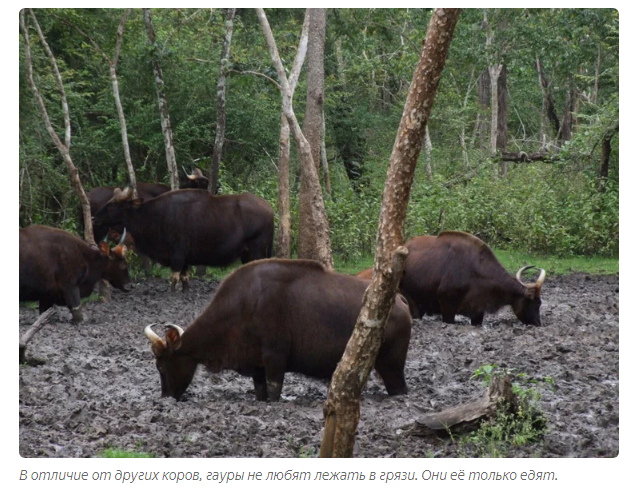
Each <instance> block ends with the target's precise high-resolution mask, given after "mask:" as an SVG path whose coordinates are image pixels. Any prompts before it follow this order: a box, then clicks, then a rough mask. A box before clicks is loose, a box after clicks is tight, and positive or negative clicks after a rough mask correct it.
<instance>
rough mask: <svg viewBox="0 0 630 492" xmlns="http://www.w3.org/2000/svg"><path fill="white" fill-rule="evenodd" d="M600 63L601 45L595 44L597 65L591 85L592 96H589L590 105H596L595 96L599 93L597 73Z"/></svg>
mask: <svg viewBox="0 0 630 492" xmlns="http://www.w3.org/2000/svg"><path fill="white" fill-rule="evenodd" d="M601 63H602V45H601V44H599V43H598V44H597V63H596V64H595V82H594V84H593V95H592V96H591V103H593V104H597V94H598V92H599V71H600V68H601Z"/></svg>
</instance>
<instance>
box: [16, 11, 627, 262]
mask: <svg viewBox="0 0 630 492" xmlns="http://www.w3.org/2000/svg"><path fill="white" fill-rule="evenodd" d="M431 12H432V11H431V9H361V10H358V9H328V12H327V19H326V43H325V50H324V67H325V79H324V116H325V122H326V127H325V128H326V131H325V148H326V156H327V162H328V167H329V170H330V191H327V190H326V186H324V185H323V186H322V188H323V190H324V191H323V193H324V200H325V205H326V212H327V214H328V220H329V223H330V239H331V245H332V250H333V254H334V255H335V258H337V259H338V261H341V262H342V263H344V262H354V261H358V260H360V259H361V258H365V257H370V256H371V255H372V253H373V251H374V245H375V240H376V227H377V221H378V214H379V207H380V201H381V193H382V190H383V183H384V180H385V173H386V169H387V162H388V158H389V155H390V153H391V147H392V144H393V142H394V138H395V135H396V130H397V127H398V123H399V120H400V115H401V113H402V108H403V106H404V102H405V98H406V95H407V91H408V88H409V81H410V80H411V77H412V74H413V69H414V66H415V64H416V62H417V59H418V53H419V50H420V47H421V46H422V42H423V39H424V37H425V34H426V28H427V26H428V22H429V19H430V16H431ZM152 13H153V25H154V27H155V32H156V38H157V41H156V45H155V46H151V45H150V44H149V43H148V40H147V31H146V28H145V23H144V20H143V16H142V11H141V10H139V9H137V10H134V11H133V12H132V14H131V15H130V17H129V19H128V20H127V23H126V25H125V30H124V36H123V41H122V47H121V53H120V59H119V61H118V65H117V77H118V84H119V90H120V96H121V101H122V105H123V108H124V114H125V118H126V125H127V133H128V136H129V146H130V157H131V161H132V162H133V165H134V167H135V171H136V174H137V180H138V181H139V182H163V183H168V182H169V178H168V171H167V164H166V157H165V151H164V141H163V136H162V131H161V127H160V113H159V109H158V99H157V96H156V87H155V77H154V73H153V64H154V61H155V60H156V59H158V60H159V61H160V63H161V67H162V72H163V77H164V84H165V89H164V90H165V93H166V95H167V97H168V105H169V111H170V118H171V124H172V129H173V141H174V147H175V153H176V156H177V163H178V165H179V166H180V169H181V166H182V165H183V166H184V167H185V168H186V169H187V170H190V169H191V168H193V167H199V168H200V169H202V170H203V171H204V173H205V174H206V175H207V176H208V175H210V170H211V161H212V153H213V149H214V145H215V132H216V125H217V79H218V77H219V65H220V58H221V50H222V46H223V39H224V36H225V15H226V12H225V11H223V10H221V9H199V10H197V9H154V10H153V11H152ZM266 13H267V16H268V18H269V21H270V24H271V26H272V28H273V30H274V35H275V38H276V42H277V44H278V48H279V50H280V54H281V56H282V58H283V60H285V65H286V64H288V65H289V66H290V65H291V61H292V60H293V57H294V55H295V50H296V47H297V45H298V42H299V36H300V31H301V25H302V21H303V17H304V11H303V9H268V10H267V11H266ZM123 14H124V11H123V10H122V9H121V10H118V9H38V10H37V16H38V20H39V22H40V24H41V26H42V30H43V32H44V33H45V35H46V38H47V41H48V43H49V45H50V47H51V50H52V52H53V53H55V56H56V57H57V63H58V64H59V68H60V72H61V76H62V78H63V81H64V84H65V90H66V95H67V99H68V106H69V111H70V119H71V122H72V136H73V137H72V149H71V154H72V159H73V161H74V163H75V165H76V167H77V168H78V170H79V173H80V175H81V179H82V181H83V185H84V187H85V188H86V190H89V189H91V188H93V187H95V186H101V185H119V186H124V185H125V183H126V182H127V179H128V175H127V166H126V164H125V158H124V155H123V147H122V145H121V127H120V122H119V119H118V117H117V110H116V107H115V104H114V98H113V97H112V85H111V81H110V78H109V75H110V74H109V67H108V65H107V63H105V61H104V59H103V56H102V55H101V53H99V52H98V51H97V50H95V49H94V48H93V46H92V44H91V42H90V40H89V39H88V38H87V37H86V36H85V35H84V34H82V33H88V35H89V36H90V37H91V38H92V40H93V41H96V43H97V44H98V45H99V46H100V47H101V48H102V50H103V51H104V52H105V53H113V52H114V47H115V43H116V29H117V27H118V25H119V23H120V20H121V18H122V17H123ZM618 26H619V14H618V12H617V11H616V10H612V9H485V10H482V9H467V10H464V11H463V13H462V15H461V17H460V19H459V23H458V26H457V29H456V32H455V36H454V39H453V42H452V45H451V49H450V52H449V58H448V61H447V64H446V67H445V69H444V73H443V75H442V80H441V82H440V86H439V90H438V95H437V98H436V101H435V105H434V108H433V111H432V115H431V119H430V122H429V130H428V133H427V136H426V138H425V144H424V148H423V151H422V154H421V157H420V159H421V162H420V163H419V165H418V168H417V171H416V173H417V176H416V179H415V181H414V186H413V189H412V194H411V199H410V203H409V208H408V216H407V221H406V225H405V227H406V231H405V232H406V237H411V236H416V235H422V234H437V233H439V232H440V231H442V230H463V231H467V232H470V233H472V234H475V235H477V236H478V237H480V238H481V239H483V240H484V241H486V242H488V243H489V244H490V245H491V246H492V247H496V248H501V249H509V250H514V251H520V252H524V253H528V254H545V255H550V254H552V255H559V256H565V257H566V256H582V255H584V256H604V257H612V258H614V257H618V253H619V138H618V125H619V123H618V118H619V115H618V113H619V109H618V108H619V38H618V32H619V31H618ZM31 45H32V50H33V63H34V73H35V77H36V81H37V83H38V86H39V90H40V92H41V93H42V96H43V97H44V99H45V101H47V103H48V107H49V108H52V110H51V109H49V113H50V114H51V118H52V120H53V125H54V126H55V127H56V128H57V129H58V130H60V129H62V128H63V127H64V123H63V118H62V114H61V111H60V106H61V103H60V99H59V94H58V91H57V86H56V83H55V80H54V77H53V74H52V71H51V70H50V66H49V62H48V59H47V57H46V55H45V53H44V52H43V50H42V49H41V45H40V44H39V43H37V42H36V39H35V37H33V39H32V41H31ZM20 46H21V49H20V82H19V83H20V90H19V91H20V92H19V108H20V121H19V193H20V200H19V222H20V227H23V226H26V225H28V224H31V223H39V224H48V225H53V226H56V227H61V228H64V229H66V230H70V231H73V232H77V233H80V231H81V225H80V224H81V221H80V206H79V201H78V198H77V196H76V193H75V191H74V189H73V187H72V184H71V182H70V180H69V178H68V171H67V168H66V166H65V164H64V162H63V159H62V158H61V156H60V154H59V152H58V150H57V149H56V148H55V146H54V144H53V142H52V140H51V139H50V136H49V135H48V133H47V131H46V129H45V127H44V123H43V120H42V117H41V114H40V112H39V108H38V107H37V105H36V102H35V100H34V98H33V94H32V92H31V90H30V88H29V86H28V82H27V77H26V70H25V68H24V64H25V55H24V50H23V40H22V39H20ZM492 73H496V76H495V77H494V79H493V77H491V74H492ZM276 80H277V75H276V72H275V70H274V68H273V64H272V61H271V59H270V57H269V53H268V51H267V46H266V44H265V40H264V37H263V34H262V32H261V29H260V25H259V22H258V19H257V17H256V14H255V12H254V11H253V10H251V9H237V11H236V15H235V18H234V32H233V37H232V44H231V48H230V55H229V65H228V72H227V83H226V86H227V104H226V111H227V112H226V119H227V125H226V135H225V144H224V147H223V153H222V159H221V164H220V168H219V193H221V194H229V193H238V192H241V191H250V192H252V193H255V194H257V195H259V196H261V197H263V198H265V199H266V200H267V201H268V202H269V203H271V204H272V206H273V207H274V209H275V210H277V206H276V202H277V196H278V190H277V188H278V169H277V165H278V155H279V134H280V111H281V109H280V102H281V98H280V93H279V91H278V89H277V88H276V86H275V84H274V83H273V81H276ZM493 81H494V82H496V84H497V88H496V91H497V95H498V99H497V102H498V107H497V109H496V111H497V123H496V128H494V129H493V128H492V126H493V124H492V121H493V118H492V112H493V111H492V85H493V84H492V82H493ZM305 103H306V75H305V73H303V74H302V76H301V77H300V80H299V81H298V84H297V88H296V91H295V96H294V107H295V111H296V114H297V115H298V119H299V120H300V121H302V119H303V114H304V111H305ZM493 131H495V132H497V134H496V137H495V139H494V143H493V138H492V134H493ZM58 133H59V134H61V133H62V132H61V131H58ZM495 146H496V149H495V148H494V147H495ZM296 154H297V153H296V152H292V155H291V167H290V190H291V192H290V197H291V216H292V221H291V222H292V235H293V238H292V239H293V240H292V242H291V244H292V249H293V253H294V256H296V252H297V245H298V241H297V235H298V226H297V224H298V215H299V196H298V195H299V193H298V190H299V183H300V175H301V173H300V164H299V160H298V159H297V155H296ZM528 161H531V162H528ZM324 181H325V180H323V179H322V183H324ZM276 223H277V221H276ZM98 239H99V238H97V240H98Z"/></svg>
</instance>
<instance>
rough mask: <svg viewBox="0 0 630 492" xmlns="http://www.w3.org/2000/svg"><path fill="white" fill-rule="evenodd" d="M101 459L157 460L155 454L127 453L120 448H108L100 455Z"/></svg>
mask: <svg viewBox="0 0 630 492" xmlns="http://www.w3.org/2000/svg"><path fill="white" fill-rule="evenodd" d="M98 457H99V458H155V455H154V454H153V453H143V452H139V451H126V450H124V449H120V448H106V449H104V450H102V451H101V452H99V453H98Z"/></svg>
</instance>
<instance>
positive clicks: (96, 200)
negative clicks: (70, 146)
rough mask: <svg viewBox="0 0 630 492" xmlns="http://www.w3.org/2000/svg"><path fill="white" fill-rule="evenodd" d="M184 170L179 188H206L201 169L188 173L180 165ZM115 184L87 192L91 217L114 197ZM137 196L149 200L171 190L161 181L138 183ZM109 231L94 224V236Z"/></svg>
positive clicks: (119, 231) (206, 184)
mask: <svg viewBox="0 0 630 492" xmlns="http://www.w3.org/2000/svg"><path fill="white" fill-rule="evenodd" d="M182 169H183V171H184V175H185V176H186V179H183V180H182V181H181V182H180V188H181V189H200V190H207V189H208V185H209V183H210V182H209V180H208V178H206V177H205V176H204V175H203V173H202V172H201V169H199V168H198V167H196V168H194V169H193V172H192V174H188V173H187V172H186V169H184V168H183V167H182ZM115 189H116V187H115V186H97V187H96V188H92V189H91V190H90V191H89V192H88V194H87V197H88V200H89V202H90V213H91V214H92V217H94V214H96V212H98V211H99V210H100V209H101V208H103V206H104V205H105V204H106V203H107V202H108V201H110V200H111V199H112V198H113V197H114V190H115ZM137 190H138V198H142V199H143V200H144V201H147V200H151V198H155V197H158V196H160V195H163V194H164V193H167V192H169V191H171V188H170V186H167V185H165V184H162V183H138V184H137ZM80 217H81V220H83V214H81V215H80ZM118 229H119V230H117V231H116V232H118V233H119V234H122V228H118ZM108 232H109V228H108V227H98V226H94V237H96V238H102V237H105V235H106V234H107V233H108Z"/></svg>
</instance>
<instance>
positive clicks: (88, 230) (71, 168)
mask: <svg viewBox="0 0 630 492" xmlns="http://www.w3.org/2000/svg"><path fill="white" fill-rule="evenodd" d="M25 10H27V9H22V10H21V11H20V27H21V30H22V35H23V36H24V51H25V55H26V74H27V78H28V84H29V85H30V86H31V90H32V91H33V95H34V96H35V99H36V100H37V104H38V105H39V109H40V111H41V113H42V117H43V119H44V124H45V126H46V130H47V131H48V134H49V135H50V138H51V139H52V141H53V143H54V144H55V146H56V147H57V150H59V153H60V154H61V156H62V157H63V161H64V162H65V164H66V167H67V168H68V173H69V174H70V181H71V182H72V184H73V186H74V189H75V191H76V192H77V195H78V196H79V201H80V202H81V209H82V210H83V223H84V224H85V225H84V231H83V236H84V237H85V240H86V241H87V242H88V243H90V244H95V241H94V230H93V229H92V213H91V211H90V202H89V200H88V197H87V195H86V194H85V190H84V189H83V185H82V184H81V178H80V177H79V171H78V170H77V168H76V167H75V165H74V163H73V162H72V158H71V157H70V143H71V136H72V133H71V126H70V111H69V110H68V100H67V98H66V91H65V89H64V87H63V81H62V80H61V73H60V72H59V67H58V66H57V60H56V59H55V56H54V55H53V53H52V51H51V50H50V47H49V46H48V43H47V42H46V38H45V37H44V33H43V32H42V30H41V28H40V27H39V23H38V22H37V17H35V13H34V12H33V10H32V9H28V12H29V14H30V16H31V18H32V19H33V23H34V24H35V28H36V29H37V35H38V36H39V40H40V41H41V43H42V46H43V47H44V51H45V52H46V55H47V56H48V59H49V60H50V63H51V65H52V67H53V72H54V76H55V80H56V82H57V88H58V90H59V94H60V96H61V108H62V111H63V120H64V125H65V139H64V142H62V141H61V139H60V138H59V136H58V135H57V133H55V130H54V129H53V127H52V123H51V122H50V118H49V117H48V111H47V110H46V104H45V103H44V99H43V98H42V96H41V94H40V93H39V90H38V89H37V85H36V84H35V79H34V78H33V61H32V58H31V44H30V40H29V35H28V27H27V25H26V20H25V14H24V12H25Z"/></svg>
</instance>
